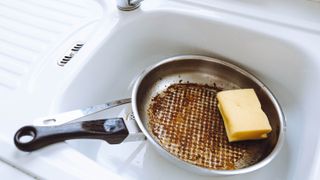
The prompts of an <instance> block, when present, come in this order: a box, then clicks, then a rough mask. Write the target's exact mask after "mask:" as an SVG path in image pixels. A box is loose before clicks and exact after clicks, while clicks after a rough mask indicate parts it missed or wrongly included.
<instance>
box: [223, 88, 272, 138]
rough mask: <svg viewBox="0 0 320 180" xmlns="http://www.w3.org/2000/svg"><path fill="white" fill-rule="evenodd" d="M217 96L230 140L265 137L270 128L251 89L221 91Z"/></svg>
mask: <svg viewBox="0 0 320 180" xmlns="http://www.w3.org/2000/svg"><path fill="white" fill-rule="evenodd" d="M217 98H218V102H219V103H218V108H219V110H220V113H221V115H222V118H223V121H224V125H225V128H226V132H227V136H228V140H229V141H230V142H233V141H243V140H252V139H262V138H267V133H269V132H270V131H271V130H272V129H271V126H270V124H269V120H268V117H267V116H266V114H265V113H264V112H263V111H262V109H261V104H260V102H259V99H258V97H257V95H256V93H255V92H254V90H253V89H237V90H227V91H221V92H219V93H218V94H217Z"/></svg>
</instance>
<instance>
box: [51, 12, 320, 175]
mask: <svg viewBox="0 0 320 180" xmlns="http://www.w3.org/2000/svg"><path fill="white" fill-rule="evenodd" d="M159 18H160V19H161V20H159ZM271 34H272V32H270V34H263V33H259V32H256V31H253V30H250V29H245V28H243V27H239V26H237V25H232V24H226V23H223V22H220V21H218V20H209V19H204V18H201V17H195V16H187V15H182V14H175V13H170V12H154V13H151V12H149V13H147V12H146V13H145V14H144V15H137V16H134V17H132V18H131V19H129V20H127V21H124V22H122V23H121V24H118V26H117V27H115V30H114V32H113V33H112V34H111V35H110V36H108V37H107V38H106V39H105V40H104V44H103V45H102V46H101V47H100V48H99V49H98V50H97V51H96V53H95V54H94V55H92V57H90V59H89V60H88V61H87V64H86V65H85V66H84V67H83V69H81V70H80V71H79V73H78V74H77V76H75V79H73V81H72V83H71V84H70V85H69V86H68V87H67V89H66V90H65V91H64V92H63V96H61V99H59V100H58V101H57V103H56V109H57V111H66V110H71V109H76V108H81V107H85V106H88V105H93V104H100V103H104V102H108V101H110V100H114V99H122V98H127V97H130V94H131V88H132V87H131V86H130V84H132V81H134V79H135V77H137V76H138V75H139V74H140V73H141V72H142V70H143V69H145V68H146V67H148V66H149V65H152V64H154V63H156V62H159V61H160V60H162V59H165V58H167V57H171V56H175V55H181V54H199V55H207V56H211V57H218V58H221V59H226V60H228V61H230V62H233V63H235V64H238V65H240V66H242V67H244V68H245V69H247V70H248V71H250V72H252V73H253V74H254V75H256V76H257V77H258V78H259V79H260V80H262V81H263V82H264V83H265V84H266V85H267V86H268V87H269V88H270V89H271V91H272V92H273V93H274V94H275V96H276V97H277V98H278V100H279V102H280V104H281V105H282V108H283V110H284V113H285V116H286V118H287V122H288V124H287V144H286V145H285V146H284V148H283V150H282V152H281V154H279V155H278V156H277V157H276V159H275V160H274V162H272V163H271V164H269V165H268V166H267V167H265V168H263V169H261V170H259V171H257V172H254V173H251V174H247V175H243V178H244V179H257V177H259V179H261V177H268V178H269V179H271V178H272V179H286V178H288V179H291V178H292V177H294V176H295V175H297V174H298V175H299V176H297V177H303V176H304V175H308V171H303V172H302V171H298V169H297V168H298V167H299V166H300V164H301V163H302V164H304V165H305V168H307V169H308V168H309V169H311V168H310V166H311V165H312V164H311V163H309V164H307V163H306V162H312V160H313V154H315V152H314V151H315V150H314V149H315V148H312V147H315V145H316V144H315V143H313V142H316V141H317V140H318V138H319V137H318V136H312V134H313V133H315V132H316V129H315V128H313V127H314V125H312V124H313V123H316V122H315V121H316V119H317V115H316V112H314V111H312V109H310V108H307V107H312V106H313V102H312V94H314V92H316V91H319V89H320V87H319V85H318V84H315V83H313V82H319V81H320V80H319V77H320V76H319V72H320V71H319V69H317V66H316V65H315V60H314V59H312V58H310V57H309V56H308V55H307V53H306V52H304V51H303V48H300V47H299V46H298V45H296V44H293V43H290V41H288V40H285V39H280V38H277V37H276V36H272V35H271ZM312 117H313V118H312ZM307 138H310V139H309V141H306V139H307ZM81 142H83V141H81ZM79 143H80V141H79ZM104 146H105V145H103V146H102V149H103V147H104ZM109 146H110V145H108V148H105V149H108V151H106V152H108V153H107V154H104V155H103V156H102V155H98V156H97V157H93V156H92V158H93V159H94V160H96V161H97V162H100V163H101V162H102V163H103V164H108V163H110V164H111V165H112V164H113V165H115V167H121V166H119V165H117V163H120V164H123V163H124V162H126V160H125V159H122V160H117V158H118V157H119V153H120V152H121V151H120V149H137V148H138V150H139V151H140V150H141V151H145V153H144V155H143V158H142V159H143V160H142V161H143V162H139V163H142V164H143V165H139V167H141V168H142V169H140V170H136V167H135V165H129V166H126V168H124V171H127V172H122V173H123V174H124V175H126V174H133V175H134V174H135V173H136V175H137V176H136V177H137V178H138V179H140V178H141V177H145V178H149V179H150V178H151V174H153V176H156V177H159V179H161V178H163V179H166V178H181V177H185V178H190V179H192V178H191V177H193V178H197V179H198V178H199V177H198V176H197V177H196V176H195V175H192V174H190V173H186V172H185V171H183V170H180V169H178V168H175V167H173V165H171V164H169V163H167V162H166V160H164V159H162V158H160V157H159V155H158V154H156V153H155V152H153V150H151V149H150V148H149V147H148V145H147V147H140V149H139V147H137V146H138V145H137V144H135V143H130V144H122V145H115V146H113V147H112V148H113V150H112V149H111V146H110V147H109ZM76 148H79V151H81V152H85V150H83V149H88V146H77V147H76ZM102 149H100V150H99V153H101V152H103V151H102ZM306 149H307V151H306ZM133 151H134V150H133ZM304 151H306V152H308V154H304V153H301V152H304ZM84 154H85V153H84ZM129 154H130V153H129ZM137 154H138V155H139V154H140V155H141V153H137ZM107 156H111V157H110V158H111V159H110V158H109V159H104V157H107ZM112 158H113V159H112ZM107 161H108V162H107ZM107 167H109V166H107ZM111 169H112V168H111ZM115 169H116V168H115ZM114 171H115V172H117V170H114ZM146 172H153V173H150V177H147V175H146ZM289 174H290V175H289ZM289 176H290V177H289ZM241 177H242V176H241ZM152 178H153V177H152ZM203 178H204V177H203ZM228 178H231V177H228ZM228 178H226V179H228ZM204 179H205V178H204ZM266 179H267V178H266Z"/></svg>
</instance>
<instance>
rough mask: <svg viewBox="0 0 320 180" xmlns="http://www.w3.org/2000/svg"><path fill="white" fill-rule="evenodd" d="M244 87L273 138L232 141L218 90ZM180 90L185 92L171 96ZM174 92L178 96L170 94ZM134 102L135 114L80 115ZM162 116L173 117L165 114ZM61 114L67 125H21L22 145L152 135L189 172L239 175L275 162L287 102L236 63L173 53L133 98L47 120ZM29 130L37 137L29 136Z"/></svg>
mask: <svg viewBox="0 0 320 180" xmlns="http://www.w3.org/2000/svg"><path fill="white" fill-rule="evenodd" d="M174 87H176V89H172V88H174ZM168 88H169V89H170V88H171V90H168ZM238 88H253V89H254V90H255V92H256V94H257V96H258V98H259V100H260V102H261V104H262V109H263V110H264V112H265V113H266V115H267V116H268V119H269V122H270V125H271V127H272V131H271V133H270V134H268V138H267V139H264V140H256V141H248V142H237V143H229V142H228V141H227V138H226V135H225V132H224V126H223V123H221V122H222V119H221V117H220V114H219V113H218V111H217V107H216V106H217V102H216V98H215V94H216V92H218V91H219V90H222V89H238ZM172 92H177V93H176V94H174V95H172V94H171V95H170V93H172ZM186 94H188V96H186ZM167 95H168V96H173V97H169V98H166V96H167ZM190 97H191V98H192V99H195V100H192V101H191V100H190ZM193 97H196V98H193ZM188 98H189V99H188ZM186 99H188V101H186ZM157 101H159V102H157ZM130 102H131V108H132V114H133V116H131V117H132V118H129V119H125V120H124V119H123V118H110V119H99V120H90V121H80V122H75V121H73V120H75V119H78V118H80V117H83V116H87V115H90V114H93V113H96V112H99V111H102V110H105V109H108V108H111V107H114V106H118V105H121V104H126V103H130ZM191 102H192V103H193V104H192V103H191ZM157 103H158V105H157ZM186 103H187V104H186ZM190 103H191V104H190ZM159 105H160V106H161V107H160V106H159ZM209 105H210V106H209ZM159 107H160V108H159ZM188 111H190V112H188ZM157 114H158V115H157ZM159 114H160V115H161V117H162V116H164V117H165V118H162V119H161V118H160V120H159V117H160V115H159ZM182 117H183V118H182ZM157 118H158V119H157ZM172 118H173V119H172ZM58 119H62V120H63V121H64V122H67V123H63V124H61V125H56V126H24V127H22V128H20V129H19V130H18V131H17V132H16V134H15V136H14V142H15V145H16V146H17V148H19V149H20V150H22V151H34V150H37V149H40V148H42V147H45V146H47V145H50V144H53V143H56V142H61V141H64V140H68V139H78V138H91V139H102V140H105V141H107V142H108V143H110V144H119V143H122V142H126V141H132V140H141V139H143V137H146V138H147V139H148V140H149V142H150V143H151V144H152V145H153V147H155V149H156V150H157V151H158V152H159V153H160V154H161V155H162V156H163V157H165V158H166V159H168V160H169V161H171V162H173V163H174V164H176V165H177V166H179V167H182V168H184V169H186V170H188V171H192V172H195V173H198V174H202V175H234V174H242V173H247V172H251V171H254V170H257V169H259V168H261V167H263V166H265V165H266V164H268V163H269V162H270V161H271V160H272V159H273V158H274V157H275V156H276V154H278V152H279V151H280V149H281V146H282V144H283V141H284V132H285V119H284V115H283V113H282V110H281V108H280V106H279V103H278V102H277V100H276V99H275V97H274V96H273V94H272V93H271V92H270V91H269V89H268V88H267V87H266V86H265V85H264V84H263V83H262V82H261V81H259V80H258V79H257V78H256V77H254V76H253V75H251V74H250V73H248V72H247V71H245V70H243V69H242V68H240V67H238V66H236V65H234V64H231V63H229V62H226V61H222V60H218V59H215V58H211V57H205V56H198V55H184V56H176V57H172V58H168V59H166V60H163V61H161V62H160V63H158V64H155V65H153V66H151V67H149V68H147V69H146V70H144V71H143V72H142V74H141V75H140V76H139V78H138V79H137V80H136V82H135V85H134V88H133V91H132V97H131V99H124V100H119V101H115V102H112V103H106V104H102V105H96V106H91V107H88V108H84V109H80V110H75V111H71V112H66V113H63V114H60V115H56V116H54V117H51V118H48V119H47V120H48V121H52V120H53V121H55V120H58ZM181 119H182V120H181ZM185 119H186V120H185ZM208 119H209V120H208ZM175 120H179V125H177V124H178V123H175ZM172 122H173V123H172ZM209 122H212V123H211V124H210V123H209ZM157 123H158V124H157ZM170 123H171V124H170ZM197 123H198V124H197ZM203 123H204V124H205V125H203ZM161 124H162V125H161ZM168 124H170V125H168ZM208 124H209V125H208ZM137 125H138V126H137ZM165 127H169V129H165ZM182 127H183V129H181V128H182ZM140 131H142V133H143V135H141V134H142V133H141V132H140ZM139 132H140V133H139ZM25 136H29V137H30V136H31V139H29V140H28V141H24V140H23V138H24V137H25ZM186 144H188V145H186ZM230 164H231V166H229V165H230Z"/></svg>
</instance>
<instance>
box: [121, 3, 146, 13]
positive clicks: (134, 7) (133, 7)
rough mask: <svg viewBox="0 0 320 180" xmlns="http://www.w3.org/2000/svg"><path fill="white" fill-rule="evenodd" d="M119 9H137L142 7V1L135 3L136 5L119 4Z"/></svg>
mask: <svg viewBox="0 0 320 180" xmlns="http://www.w3.org/2000/svg"><path fill="white" fill-rule="evenodd" d="M117 7H118V9H119V10H121V11H132V10H135V9H137V8H139V7H140V3H138V4H134V5H130V6H119V5H118V6H117Z"/></svg>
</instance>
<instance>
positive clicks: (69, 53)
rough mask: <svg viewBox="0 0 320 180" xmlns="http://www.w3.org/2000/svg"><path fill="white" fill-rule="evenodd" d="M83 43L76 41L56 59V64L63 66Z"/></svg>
mask: <svg viewBox="0 0 320 180" xmlns="http://www.w3.org/2000/svg"><path fill="white" fill-rule="evenodd" d="M82 46H83V44H81V43H77V44H75V45H73V46H72V47H71V48H70V49H69V50H68V51H67V52H66V53H65V55H64V56H63V57H62V58H61V59H59V60H58V62H57V63H58V65H59V66H61V67H63V66H65V65H66V64H67V63H68V62H69V61H70V60H71V59H72V58H73V57H74V56H75V55H76V54H77V53H78V52H79V51H80V49H81V48H82Z"/></svg>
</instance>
